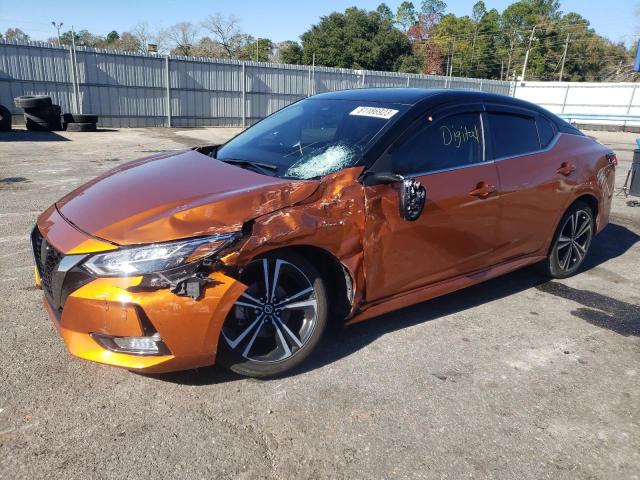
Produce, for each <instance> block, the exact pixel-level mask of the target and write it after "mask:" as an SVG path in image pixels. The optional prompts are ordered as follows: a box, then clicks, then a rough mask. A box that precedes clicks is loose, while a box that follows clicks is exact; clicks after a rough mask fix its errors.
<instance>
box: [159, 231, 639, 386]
mask: <svg viewBox="0 0 640 480" xmlns="http://www.w3.org/2000/svg"><path fill="white" fill-rule="evenodd" d="M638 241H640V235H637V234H636V233H634V232H633V231H631V230H629V229H628V228H626V227H624V226H621V225H617V224H609V226H608V227H607V228H606V229H605V230H604V231H602V233H601V234H600V235H598V237H596V238H595V239H594V241H593V245H592V248H591V251H590V253H589V257H588V261H586V262H585V265H584V267H583V270H582V271H583V272H585V271H588V270H591V269H594V268H596V267H599V266H600V265H602V264H603V263H604V262H606V261H608V260H611V259H613V258H616V257H619V256H620V255H623V254H624V253H625V252H626V251H628V250H629V249H630V248H631V247H632V246H633V245H635V244H636V243H638ZM529 288H537V289H539V290H540V291H542V292H545V293H548V294H551V295H555V296H558V297H561V298H565V299H569V300H572V301H574V302H577V303H578V304H580V305H581V307H579V308H577V309H575V310H573V311H572V312H571V313H572V315H575V316H576V317H578V318H581V319H583V320H585V321H587V322H589V323H591V324H593V325H597V326H599V327H602V328H607V329H610V330H612V331H614V332H617V333H620V334H622V335H640V307H638V305H633V304H630V303H626V302H623V301H620V300H616V299H613V298H611V297H608V296H606V295H602V294H600V293H596V292H591V291H587V290H580V289H576V288H572V287H569V286H567V285H565V284H563V283H560V282H556V281H549V279H548V278H547V277H545V276H543V275H542V274H540V273H539V272H538V271H537V269H536V268H535V267H528V268H524V269H521V270H518V271H515V272H512V273H509V274H507V275H504V276H501V277H498V278H494V279H492V280H489V281H487V282H484V283H480V284H478V285H474V286H472V287H468V288H466V289H463V290H459V291H457V292H453V293H450V294H448V295H444V296H442V297H439V298H435V299H433V300H429V301H427V302H423V303H420V304H417V305H413V306H410V307H407V308H403V309H401V310H396V311H394V312H392V313H388V314H385V315H381V316H380V317H377V318H374V319H372V320H369V321H366V322H362V323H359V324H355V325H353V326H350V327H348V328H345V329H334V330H330V331H329V332H328V334H327V335H326V336H325V339H324V341H323V342H322V344H321V345H320V346H319V347H318V349H317V350H316V351H315V352H314V353H313V355H311V357H310V358H309V359H307V361H306V362H303V364H302V365H301V366H300V367H298V368H296V369H294V370H293V371H292V372H289V373H288V374H286V375H285V376H295V375H300V374H302V373H305V372H309V371H311V370H315V369H317V368H321V367H323V366H325V365H328V364H330V363H332V362H335V361H337V360H339V359H341V358H344V357H347V356H349V355H351V354H353V353H355V352H357V351H358V350H360V349H362V348H364V347H366V346H367V345H369V344H371V343H372V342H374V341H376V340H377V339H379V338H380V337H382V336H384V335H385V334H387V333H391V332H394V331H396V330H399V329H402V328H407V327H411V326H413V325H417V324H420V323H424V322H428V321H431V320H435V319H437V318H440V317H443V316H446V315H451V314H454V313H458V312H462V311H464V310H468V309H471V308H474V307H477V306H479V305H482V304H484V303H487V302H491V301H494V300H498V299H500V298H504V297H507V296H509V295H513V294H515V293H518V292H522V291H524V290H527V289H529ZM536 313H537V312H536ZM154 378H156V379H158V380H163V381H168V382H175V383H180V384H186V385H207V384H213V383H224V382H229V381H233V380H238V379H242V378H243V377H240V376H238V375H235V374H234V373H232V372H229V371H227V370H225V369H223V368H221V367H218V366H214V367H210V368H203V369H198V370H189V371H185V372H177V373H172V374H164V375H155V376H154ZM252 381H258V380H252Z"/></svg>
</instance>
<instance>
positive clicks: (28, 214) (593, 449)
mask: <svg viewBox="0 0 640 480" xmlns="http://www.w3.org/2000/svg"><path fill="white" fill-rule="evenodd" d="M233 133H234V131H233V130H231V129H199V130H181V131H178V130H165V129H146V130H145V129H130V130H121V131H104V132H99V133H76V134H73V133H62V134H60V135H57V134H45V133H43V134H34V133H30V132H24V131H21V132H15V133H12V134H6V133H2V134H0V135H1V136H0V246H1V247H2V248H1V250H0V273H1V275H0V299H2V300H1V301H0V478H2V479H17V478H29V479H31V478H47V479H49V478H65V479H70V478H78V479H80V478H82V479H84V478H118V479H122V478H150V477H156V478H169V477H173V478H280V479H287V478H294V477H295V478H313V479H323V478H350V479H353V478H363V479H371V478H451V479H459V478H463V477H465V478H467V477H472V478H500V479H504V478H518V479H529V478H530V479H541V478H554V479H555V478H571V479H574V478H615V479H626V478H636V479H637V478H639V476H640V410H639V409H638V405H640V339H639V336H640V307H639V304H640V243H639V240H640V208H631V207H628V206H626V204H625V201H626V200H625V199H624V198H620V197H619V198H616V200H615V204H614V210H613V215H612V218H611V225H610V226H609V227H608V228H607V229H606V230H605V232H604V233H602V235H601V236H599V237H598V238H597V239H596V241H595V243H594V245H593V249H592V252H591V256H590V258H589V261H588V265H587V266H586V268H585V271H584V272H583V273H581V274H579V275H577V276H576V277H574V278H571V279H569V280H566V281H552V282H547V281H546V280H545V279H544V278H541V277H539V276H538V275H537V274H536V273H535V272H534V271H532V270H531V269H526V270H523V271H519V272H516V273H513V274H510V275H507V276H505V277H502V278H499V279H496V280H492V281H490V282H488V283H485V284H483V285H479V286H476V287H473V288H470V289H467V290H465V291H462V292H458V293H455V294H451V295H448V296H446V297H443V298H440V299H437V300H434V301H431V302H427V303H424V304H421V305H417V306H414V307H410V308H407V309H404V310H402V311H399V312H395V313H393V314H389V315H385V316H383V317H380V318H377V319H375V320H372V321H370V322H365V323H363V324H360V325H357V326H354V327H352V328H348V329H346V330H344V331H342V332H337V333H333V334H331V335H330V336H329V337H328V338H327V339H326V341H325V342H324V344H323V346H322V348H321V350H320V351H319V352H318V354H317V355H316V356H315V359H314V361H313V362H311V363H309V364H307V365H306V367H305V368H304V369H302V370H299V371H297V372H296V373H295V374H294V375H292V376H290V377H287V378H284V379H280V380H275V381H267V382H263V381H254V380H246V379H242V378H238V377H235V376H233V375H231V374H229V373H226V372H225V371H223V370H221V369H219V368H216V367H213V368H209V369H204V370H200V371H196V372H187V373H181V374H173V375H167V376H162V377H149V376H142V375H136V374H133V373H129V372H127V371H124V370H119V369H115V368H111V367H106V366H101V365H97V364H93V363H89V362H86V361H82V360H78V359H74V358H71V357H70V356H69V355H68V354H67V352H66V350H65V348H64V345H63V343H62V340H61V339H60V338H59V337H58V335H57V334H56V332H55V329H54V327H53V325H52V324H51V322H50V321H49V320H48V319H47V317H46V314H45V312H44V311H43V310H42V308H41V306H40V297H41V293H40V291H38V290H36V289H35V288H34V287H33V286H32V284H33V281H32V268H33V267H32V260H31V254H30V251H29V242H28V234H29V231H30V229H31V227H32V225H33V223H34V221H35V219H36V216H37V215H38V213H39V212H41V211H42V210H44V209H45V208H46V207H47V206H48V205H50V204H51V203H52V202H54V201H55V200H56V199H57V198H59V197H60V196H62V195H63V194H64V193H65V192H68V191H69V190H71V189H72V188H74V187H75V186H77V185H79V184H81V183H83V182H85V181H86V180H88V179H90V178H92V177H94V176H95V175H97V174H98V173H100V172H102V171H104V170H106V169H108V168H110V167H112V166H113V165H115V164H117V163H118V162H122V161H125V160H129V159H132V158H135V157H139V156H143V155H146V154H148V153H149V152H156V151H161V150H166V149H174V148H181V147H183V146H190V145H194V144H199V143H209V142H215V141H218V140H220V139H223V138H227V137H228V136H229V135H231V134H233ZM594 134H595V135H597V136H598V137H599V138H600V139H601V140H602V141H603V142H604V143H608V144H610V145H612V146H613V147H614V148H615V149H616V151H617V152H618V155H619V158H620V160H621V166H620V168H619V169H618V178H617V181H618V185H621V184H622V182H623V181H624V175H625V174H626V171H627V169H628V166H629V162H630V159H631V155H632V149H633V140H634V138H635V135H632V134H623V133H606V132H595V133H594Z"/></svg>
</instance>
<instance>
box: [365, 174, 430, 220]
mask: <svg viewBox="0 0 640 480" xmlns="http://www.w3.org/2000/svg"><path fill="white" fill-rule="evenodd" d="M390 183H400V184H401V187H400V217H401V218H402V219H403V220H407V221H409V222H413V221H415V220H417V219H418V218H419V217H420V215H421V214H422V210H423V209H424V202H425V200H426V198H427V190H426V188H424V186H423V185H422V184H421V183H420V182H418V181H417V180H413V179H410V178H404V177H403V176H402V175H398V174H397V173H392V172H371V173H369V174H368V175H366V176H365V178H364V184H365V185H380V184H390Z"/></svg>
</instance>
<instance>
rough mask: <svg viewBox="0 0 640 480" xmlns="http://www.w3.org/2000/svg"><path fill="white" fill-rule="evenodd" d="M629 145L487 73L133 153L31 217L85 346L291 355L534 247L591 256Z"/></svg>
mask: <svg viewBox="0 0 640 480" xmlns="http://www.w3.org/2000/svg"><path fill="white" fill-rule="evenodd" d="M616 164H617V160H616V157H615V155H614V153H613V152H612V151H611V150H610V149H608V148H606V147H605V146H603V145H601V144H600V143H598V142H597V141H595V140H594V139H592V138H590V137H588V136H585V135H584V134H582V133H581V132H580V131H579V130H577V129H576V128H574V127H573V126H571V125H569V124H567V123H566V122H564V121H563V120H561V119H559V118H558V117H556V116H555V115H553V114H551V113H549V112H547V111H546V110H544V109H541V108H539V107H537V106H535V105H532V104H529V103H526V102H523V101H519V100H516V99H514V98H510V97H504V96H500V95H493V94H488V93H480V92H462V91H450V90H422V89H360V90H351V91H342V92H333V93H326V94H321V95H317V96H314V97H310V98H307V99H305V100H302V101H299V102H297V103H295V104H292V105H290V106H288V107H286V108H284V109H282V110H280V111H278V112H276V113H275V114H273V115H271V116H269V117H267V118H266V119H264V120H262V121H261V122H259V123H257V124H256V125H254V126H253V127H251V128H249V129H247V130H246V131H244V132H243V133H241V134H239V135H238V136H236V137H235V138H233V139H232V140H230V141H229V142H228V143H226V144H224V145H222V146H205V147H198V148H194V149H192V150H186V151H178V152H166V153H162V154H158V155H154V156H151V157H147V158H143V159H140V160H136V161H132V162H129V163H126V164H123V165H121V166H119V167H116V168H115V169H113V170H111V171H109V172H107V173H105V174H104V175H102V176H100V177H98V178H96V179H95V180H93V181H91V182H89V183H87V184H86V185H84V186H82V187H80V188H78V189H77V190H75V191H74V192H72V193H70V194H68V195H67V196H65V197H63V198H62V199H61V200H60V201H58V202H56V203H55V204H54V205H52V206H51V207H50V208H49V209H48V210H46V211H45V212H44V213H43V214H42V215H41V216H40V218H39V219H38V222H37V225H36V227H35V228H34V230H33V233H32V243H33V251H34V255H35V262H36V266H37V268H36V277H37V279H36V280H37V283H38V284H40V285H41V286H42V288H43V290H44V294H45V295H44V305H45V307H46V309H47V310H48V313H49V315H50V317H51V319H52V320H53V322H54V324H55V325H56V327H57V328H58V330H59V332H60V334H61V335H62V337H63V338H64V341H65V343H66V345H67V348H68V349H69V351H70V352H71V353H72V354H73V355H76V356H78V357H81V358H85V359H88V360H93V361H96V362H101V363H105V364H109V365H115V366H119V367H124V368H127V369H130V370H137V371H142V372H167V371H175V370H181V369H190V368H195V367H201V366H205V365H211V364H213V363H216V362H218V363H221V364H223V365H226V366H228V367H229V368H231V369H232V370H234V371H236V372H238V373H240V374H243V375H249V376H256V377H267V376H272V375H277V374H281V373H282V372H285V371H287V370H289V369H291V368H293V367H294V366H296V365H297V364H299V363H300V362H301V361H303V360H304V359H305V358H306V357H308V356H309V355H310V354H311V353H312V351H313V350H314V348H315V347H316V346H317V345H318V342H319V340H320V338H321V337H322V334H323V332H324V331H325V328H326V326H327V324H328V322H329V321H337V322H343V323H346V324H351V323H354V322H359V321H362V320H365V319H369V318H371V317H375V316H377V315H380V314H382V313H385V312H389V311H391V310H394V309H398V308H401V307H404V306H407V305H410V304H414V303H417V302H422V301H425V300H428V299H430V298H433V297H436V296H439V295H443V294H446V293H448V292H451V291H454V290H458V289H461V288H464V287H466V286H469V285H473V284H475V283H478V282H482V281H484V280H487V279H490V278H493V277H496V276H498V275H502V274H504V273H507V272H510V271H512V270H515V269H518V268H521V267H524V266H525V265H530V264H534V263H540V264H541V265H542V266H543V267H544V269H545V270H546V272H547V273H548V274H549V275H550V276H552V277H555V278H563V277H567V276H569V275H572V274H574V273H575V272H576V271H577V270H578V269H579V268H580V266H581V265H582V264H583V262H584V259H585V256H586V255H587V253H588V251H589V247H590V245H591V241H592V238H593V236H594V235H595V234H596V233H597V232H599V231H600V230H602V228H604V226H605V225H606V224H607V222H608V218H609V211H610V207H611V198H612V192H613V182H614V170H615V166H616Z"/></svg>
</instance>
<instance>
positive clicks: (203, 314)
mask: <svg viewBox="0 0 640 480" xmlns="http://www.w3.org/2000/svg"><path fill="white" fill-rule="evenodd" d="M51 217H53V218H54V219H55V223H56V224H57V227H56V228H57V230H56V234H55V235H47V234H48V233H50V232H49V231H47V229H46V228H40V229H39V231H40V232H41V233H42V234H43V236H44V237H45V240H46V242H47V244H49V245H51V246H53V247H55V248H56V249H57V250H59V251H60V252H61V253H62V254H64V255H69V254H74V253H76V252H77V247H73V246H70V245H69V241H68V238H69V236H71V235H75V236H76V237H77V236H78V231H77V230H76V229H75V228H74V227H72V226H71V225H69V224H68V223H67V222H66V220H64V219H63V218H61V217H59V216H57V215H55V214H53V215H51ZM59 222H64V224H66V226H65V225H61V224H60V223H59ZM66 229H72V230H73V231H69V235H63V237H64V238H65V239H66V240H65V241H64V242H63V241H60V240H59V239H58V237H60V235H61V231H63V230H66ZM85 237H86V236H85ZM81 240H82V242H86V241H87V238H82V239H81ZM56 241H57V243H56ZM72 243H75V242H72ZM85 244H86V243H85ZM60 246H62V248H60ZM63 248H64V250H63ZM74 249H75V250H74ZM83 253H88V252H86V251H84V252H83ZM209 277H210V278H211V279H212V280H213V282H212V283H211V284H210V285H209V286H208V287H207V288H206V289H205V291H204V293H203V295H202V297H201V298H200V299H198V300H194V299H192V298H191V297H183V296H177V295H175V294H173V293H171V292H170V291H169V290H168V289H158V290H149V289H144V288H136V287H138V286H139V285H140V282H141V281H142V277H127V278H93V279H91V280H90V281H88V282H84V283H83V284H82V285H81V286H79V288H77V289H75V290H73V291H71V292H70V293H68V295H64V301H63V303H62V304H61V305H59V306H58V305H56V304H55V303H54V302H52V297H51V295H49V294H48V292H47V289H46V288H45V298H44V305H45V308H46V310H47V312H48V314H49V317H50V318H51V320H52V321H53V323H54V325H55V326H56V328H57V329H58V332H59V333H60V335H61V336H62V338H63V339H64V342H65V344H66V346H67V349H68V350H69V352H70V353H71V354H72V355H75V356H77V357H80V358H84V359H86V360H91V361H94V362H99V363H104V364H108V365H113V366H117V367H122V368H127V369H130V370H137V371H143V372H148V373H161V372H171V371H177V370H186V369H191V368H196V367H202V366H206V365H211V364H213V363H215V356H216V350H217V346H218V338H219V335H220V330H221V328H222V325H223V323H224V320H225V318H226V316H227V314H228V312H229V310H230V309H231V308H232V307H233V304H234V303H235V301H236V300H237V298H238V297H239V296H240V294H242V292H243V291H244V290H245V288H246V286H245V285H244V284H242V283H241V282H239V281H237V280H235V279H234V278H231V277H229V276H227V275H225V274H224V273H222V272H218V271H216V272H213V273H211V274H210V275H209ZM42 281H43V279H41V278H40V275H38V271H37V269H36V284H41V283H42ZM45 286H46V285H45ZM49 290H50V289H49ZM156 332H157V333H159V334H160V336H161V337H162V342H163V343H164V345H165V346H166V349H165V350H164V352H163V353H162V354H159V355H137V354H130V353H122V352H116V351H112V350H109V349H107V348H105V347H104V346H102V345H101V344H100V343H98V341H97V340H95V339H94V338H93V337H92V334H99V335H107V336H113V337H134V336H145V335H151V334H152V333H156Z"/></svg>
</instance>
